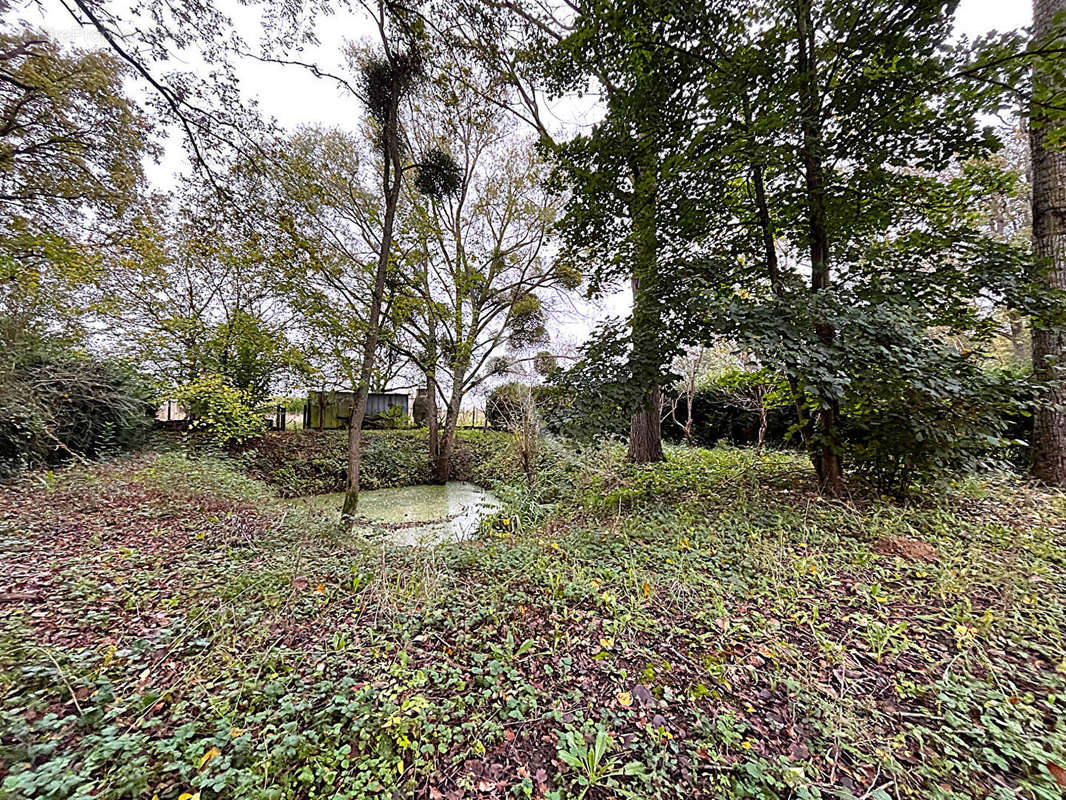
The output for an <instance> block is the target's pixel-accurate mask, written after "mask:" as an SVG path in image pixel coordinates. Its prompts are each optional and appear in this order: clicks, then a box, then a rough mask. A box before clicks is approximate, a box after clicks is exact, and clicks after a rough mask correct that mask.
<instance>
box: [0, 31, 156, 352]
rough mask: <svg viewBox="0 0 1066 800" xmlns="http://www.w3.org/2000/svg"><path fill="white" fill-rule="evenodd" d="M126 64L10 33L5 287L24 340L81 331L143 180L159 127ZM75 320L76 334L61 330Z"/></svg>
mask: <svg viewBox="0 0 1066 800" xmlns="http://www.w3.org/2000/svg"><path fill="white" fill-rule="evenodd" d="M122 80H123V73H122V71H121V69H120V67H119V64H118V62H117V61H116V60H115V59H114V58H112V57H111V56H110V55H108V54H106V53H101V52H65V51H63V50H62V49H61V48H60V47H59V46H58V45H56V44H55V43H54V42H53V41H51V40H50V39H49V37H48V36H47V35H46V34H44V33H42V32H41V31H36V30H33V29H31V28H19V29H14V30H4V31H3V32H0V286H2V289H0V291H2V299H3V304H4V328H5V330H4V337H5V346H6V349H7V352H8V353H9V354H12V353H13V348H14V347H15V346H16V340H20V339H25V338H26V337H27V336H32V335H33V332H34V331H36V332H37V333H49V334H53V335H54V334H57V333H64V332H65V333H68V334H70V335H71V336H73V337H74V338H75V339H80V338H81V336H82V334H83V333H84V331H81V330H77V327H78V322H79V321H80V320H81V318H82V317H83V316H84V312H85V310H86V309H85V306H86V296H85V295H84V294H82V291H83V290H84V289H85V287H86V286H87V285H88V284H89V283H91V281H92V280H93V279H95V278H96V277H98V276H99V275H100V274H101V272H102V270H103V262H102V258H101V255H102V253H103V251H105V250H106V249H107V248H109V247H111V246H112V245H113V244H114V242H115V240H116V239H117V237H118V236H119V235H120V234H121V233H122V232H123V231H124V230H125V229H126V226H127V222H128V211H129V209H130V208H131V206H133V205H134V204H135V202H136V201H137V198H138V196H139V193H140V192H141V191H142V189H143V179H144V176H143V174H142V171H141V160H142V158H143V157H144V155H145V154H146V153H150V152H152V150H151V146H150V143H149V140H148V136H149V125H148V123H147V121H146V120H145V119H144V117H143V116H142V115H141V114H140V112H139V111H138V110H137V107H136V106H135V105H134V104H133V103H132V102H131V101H130V100H129V98H128V97H127V96H126V94H125V93H124V91H123V87H122ZM61 328H64V329H65V331H63V330H60V329H61Z"/></svg>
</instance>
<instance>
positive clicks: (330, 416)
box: [304, 391, 410, 430]
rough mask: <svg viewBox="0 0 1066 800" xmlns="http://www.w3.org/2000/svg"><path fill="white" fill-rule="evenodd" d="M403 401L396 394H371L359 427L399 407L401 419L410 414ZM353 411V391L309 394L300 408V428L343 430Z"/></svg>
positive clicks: (399, 395)
mask: <svg viewBox="0 0 1066 800" xmlns="http://www.w3.org/2000/svg"><path fill="white" fill-rule="evenodd" d="M407 400H408V398H407V395H406V394H403V393H400V392H396V393H389V394H381V393H378V392H371V393H370V394H369V395H367V398H366V416H365V417H364V418H363V427H367V426H368V425H372V424H373V421H374V419H375V418H377V417H380V416H381V415H382V414H387V413H389V411H390V410H391V409H393V408H399V409H400V411H401V412H402V413H403V415H404V416H405V417H406V416H408V414H409V413H410V412H409V410H408V407H407ZM354 408H355V392H336V391H328V392H309V393H308V395H307V405H305V406H304V427H305V428H317V429H319V430H323V429H326V430H328V429H331V428H347V427H348V421H349V420H350V419H351V418H352V409H354ZM393 413H396V412H393Z"/></svg>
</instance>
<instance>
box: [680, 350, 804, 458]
mask: <svg viewBox="0 0 1066 800" xmlns="http://www.w3.org/2000/svg"><path fill="white" fill-rule="evenodd" d="M780 383H781V382H780V380H778V379H776V378H774V377H773V376H769V375H767V374H766V372H765V370H759V371H756V372H749V371H745V370H741V369H728V370H721V371H719V372H716V373H714V374H712V375H710V376H708V377H707V379H706V380H705V381H704V382H703V384H702V385H701V386H700V388H699V389H697V391H696V394H695V395H694V397H693V399H692V441H693V443H694V444H699V445H703V446H705V447H713V446H714V445H715V444H717V443H718V442H721V441H726V442H730V443H732V444H753V443H755V442H757V441H758V439H759V431H760V428H761V427H762V426H763V423H764V420H763V408H765V426H766V429H765V431H764V441H766V442H770V443H774V444H778V445H781V444H784V443H785V442H786V441H787V437H788V432H789V429H790V428H791V427H792V425H793V424H794V423H795V421H796V411H795V409H794V407H793V406H792V404H791V403H790V402H789V400H788V397H787V393H786V392H785V391H784V388H783V387H782V386H781V385H780ZM666 402H667V403H673V402H674V399H673V398H670V397H668V398H667V399H666ZM686 413H687V410H686V408H685V399H684V398H683V397H681V398H678V399H677V408H676V412H675V413H674V414H673V415H670V417H669V418H668V420H664V424H663V435H664V436H665V437H666V438H668V439H672V440H674V441H679V440H680V439H681V438H682V436H683V433H684V421H685V418H686Z"/></svg>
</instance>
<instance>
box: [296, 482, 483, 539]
mask: <svg viewBox="0 0 1066 800" xmlns="http://www.w3.org/2000/svg"><path fill="white" fill-rule="evenodd" d="M294 502H295V503H297V504H299V505H301V506H304V507H307V508H311V509H313V510H317V511H322V512H326V513H330V514H333V515H335V516H336V517H337V518H338V519H339V518H340V513H341V507H342V506H343V505H344V493H343V492H337V493H335V494H318V495H312V496H310V497H301V498H299V499H297V500H295V501H294ZM499 508H500V501H499V500H498V499H497V498H496V496H495V495H494V494H492V492H489V491H487V490H485V489H482V488H481V487H480V486H476V485H474V484H472V483H465V482H463V481H449V482H448V483H445V484H443V485H426V486H401V487H397V488H394V489H372V490H370V491H362V492H360V493H359V511H358V516H359V517H360V518H361V519H365V520H367V522H368V524H367V525H366V526H365V528H366V529H367V532H375V533H377V532H380V533H382V534H384V535H387V536H388V537H389V538H390V539H391V540H392V541H393V542H395V543H396V544H406V545H414V544H437V543H440V542H453V541H459V540H461V539H468V538H470V537H471V536H473V535H474V534H475V533H477V530H478V527H479V526H480V525H481V520H483V519H485V517H487V516H489V515H490V514H493V513H495V512H496V511H498V510H499Z"/></svg>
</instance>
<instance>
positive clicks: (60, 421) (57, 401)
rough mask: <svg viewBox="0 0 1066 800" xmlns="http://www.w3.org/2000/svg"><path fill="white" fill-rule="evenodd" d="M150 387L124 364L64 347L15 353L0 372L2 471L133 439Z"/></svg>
mask: <svg viewBox="0 0 1066 800" xmlns="http://www.w3.org/2000/svg"><path fill="white" fill-rule="evenodd" d="M148 398H149V392H148V390H147V389H146V388H145V387H144V386H143V384H142V383H141V382H140V381H139V380H138V379H137V377H136V376H134V375H132V374H131V373H130V372H129V371H128V370H126V369H125V368H123V367H122V366H120V365H117V364H113V363H110V362H106V361H100V360H96V359H93V358H90V357H88V356H85V355H83V354H78V353H72V352H69V351H67V350H65V349H64V348H62V347H59V348H49V349H44V350H42V349H40V346H38V349H36V350H34V351H32V352H29V353H25V352H23V353H20V356H19V360H18V362H17V363H16V364H14V365H13V367H12V368H11V369H10V371H8V372H7V373H6V374H5V375H3V377H2V378H0V476H4V477H7V476H10V475H13V474H14V473H16V472H19V471H21V470H24V469H26V468H27V467H36V466H40V465H43V464H57V463H60V462H63V461H66V460H68V459H70V458H77V457H85V458H97V457H101V456H107V455H113V454H115V453H117V452H118V451H120V450H122V449H125V448H129V447H133V446H136V445H138V444H140V443H141V442H142V441H143V440H144V437H145V435H146V434H147V431H148V430H149V428H150V426H151V419H152V411H153V406H152V405H151V403H150V402H149V401H148Z"/></svg>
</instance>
